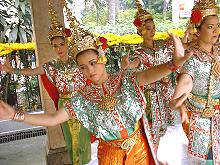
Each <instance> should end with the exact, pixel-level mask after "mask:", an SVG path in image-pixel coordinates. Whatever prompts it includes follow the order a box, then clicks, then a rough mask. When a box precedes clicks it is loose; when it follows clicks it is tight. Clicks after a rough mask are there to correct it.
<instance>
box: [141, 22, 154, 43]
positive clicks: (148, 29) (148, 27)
mask: <svg viewBox="0 0 220 165" xmlns="http://www.w3.org/2000/svg"><path fill="white" fill-rule="evenodd" d="M154 35H155V24H154V21H153V20H151V19H150V20H147V21H146V22H145V28H144V30H143V37H144V39H147V40H153V38H154Z"/></svg>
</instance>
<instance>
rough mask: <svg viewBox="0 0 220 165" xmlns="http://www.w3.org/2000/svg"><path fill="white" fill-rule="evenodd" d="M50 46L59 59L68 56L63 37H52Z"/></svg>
mask: <svg viewBox="0 0 220 165" xmlns="http://www.w3.org/2000/svg"><path fill="white" fill-rule="evenodd" d="M51 45H52V47H53V49H54V51H55V52H56V54H57V55H58V56H59V58H60V59H62V58H65V57H66V56H68V53H67V52H68V51H67V44H66V41H65V39H64V38H63V37H54V38H53V39H52V40H51Z"/></svg>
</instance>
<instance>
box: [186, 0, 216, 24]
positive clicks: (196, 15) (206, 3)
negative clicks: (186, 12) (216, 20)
mask: <svg viewBox="0 0 220 165" xmlns="http://www.w3.org/2000/svg"><path fill="white" fill-rule="evenodd" d="M218 11H219V8H218V6H217V5H216V3H215V0H199V1H197V2H196V3H195V5H194V7H193V9H192V14H191V17H190V21H191V23H192V24H194V25H195V26H196V27H198V26H199V25H200V24H201V23H202V21H203V19H204V18H205V17H207V16H210V15H217V14H218Z"/></svg>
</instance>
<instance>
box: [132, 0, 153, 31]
mask: <svg viewBox="0 0 220 165" xmlns="http://www.w3.org/2000/svg"><path fill="white" fill-rule="evenodd" d="M135 4H136V7H137V12H136V15H135V20H134V22H133V24H134V25H135V26H136V27H137V29H138V31H139V33H141V34H143V30H144V29H145V28H144V25H145V22H146V21H147V20H153V17H152V15H151V14H150V13H149V12H148V11H147V10H144V9H143V6H142V5H141V3H140V1H139V0H135Z"/></svg>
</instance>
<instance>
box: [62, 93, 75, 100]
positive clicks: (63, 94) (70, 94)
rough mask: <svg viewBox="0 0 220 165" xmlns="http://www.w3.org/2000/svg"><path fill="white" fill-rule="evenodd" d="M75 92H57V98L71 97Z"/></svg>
mask: <svg viewBox="0 0 220 165" xmlns="http://www.w3.org/2000/svg"><path fill="white" fill-rule="evenodd" d="M75 94H76V92H71V93H60V94H59V98H61V99H69V98H72V97H73V96H74V95H75Z"/></svg>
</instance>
